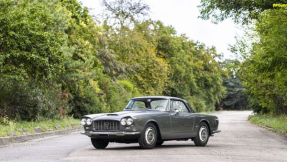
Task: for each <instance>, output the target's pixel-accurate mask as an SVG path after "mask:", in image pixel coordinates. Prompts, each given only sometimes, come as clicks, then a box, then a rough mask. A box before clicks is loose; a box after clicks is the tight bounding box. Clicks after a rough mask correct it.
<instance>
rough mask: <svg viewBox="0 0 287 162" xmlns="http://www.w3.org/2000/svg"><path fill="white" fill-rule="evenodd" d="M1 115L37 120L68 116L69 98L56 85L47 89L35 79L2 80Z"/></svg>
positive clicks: (0, 88) (0, 82)
mask: <svg viewBox="0 0 287 162" xmlns="http://www.w3.org/2000/svg"><path fill="white" fill-rule="evenodd" d="M53 88H54V89H53ZM0 90H1V94H0V108H1V109H0V116H2V117H4V116H7V117H8V118H9V119H16V120H28V121H31V120H36V119H39V118H40V117H44V118H51V119H53V118H60V117H63V116H66V112H67V111H69V109H68V108H67V107H66V105H67V104H66V103H67V99H66V98H63V96H61V92H60V91H59V90H57V88H55V87H50V89H49V91H47V92H46V91H45V90H44V89H41V88H39V87H38V86H37V84H36V83H35V82H34V81H19V80H8V79H1V80H0Z"/></svg>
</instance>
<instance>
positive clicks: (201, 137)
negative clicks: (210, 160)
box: [194, 122, 209, 146]
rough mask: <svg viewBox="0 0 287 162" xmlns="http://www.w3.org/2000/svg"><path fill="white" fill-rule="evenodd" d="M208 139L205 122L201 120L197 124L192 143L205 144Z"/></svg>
mask: <svg viewBox="0 0 287 162" xmlns="http://www.w3.org/2000/svg"><path fill="white" fill-rule="evenodd" d="M208 139H209V129H208V126H207V124H206V123H204V122H201V123H200V124H199V129H198V132H197V135H196V137H195V139H194V144H195V145H196V146H205V145H206V144H207V142H208Z"/></svg>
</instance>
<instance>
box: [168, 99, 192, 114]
mask: <svg viewBox="0 0 287 162" xmlns="http://www.w3.org/2000/svg"><path fill="white" fill-rule="evenodd" d="M175 110H179V112H185V113H188V112H189V111H188V109H187V107H186V106H185V104H184V103H183V102H182V101H172V104H171V111H175Z"/></svg>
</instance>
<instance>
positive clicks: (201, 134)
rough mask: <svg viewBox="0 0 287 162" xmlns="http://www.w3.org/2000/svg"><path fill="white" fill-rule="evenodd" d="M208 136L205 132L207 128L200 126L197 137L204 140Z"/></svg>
mask: <svg viewBox="0 0 287 162" xmlns="http://www.w3.org/2000/svg"><path fill="white" fill-rule="evenodd" d="M207 138H208V132H207V128H206V127H201V128H200V129H199V139H200V141H201V142H203V143H204V142H206V140H207Z"/></svg>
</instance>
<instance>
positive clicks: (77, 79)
mask: <svg viewBox="0 0 287 162" xmlns="http://www.w3.org/2000/svg"><path fill="white" fill-rule="evenodd" d="M131 2H133V3H131ZM103 4H104V6H105V7H106V8H107V10H106V12H107V13H108V15H109V16H108V17H106V18H105V21H103V22H100V23H99V22H98V21H97V22H96V21H95V20H93V19H92V17H91V16H90V15H89V11H88V9H87V8H85V7H82V6H81V4H80V3H79V2H78V1H77V0H61V1H56V0H55V1H51V0H41V1H15V0H0V6H1V7H0V31H1V32H0V67H1V70H0V77H1V79H0V90H1V94H0V115H1V117H4V116H5V119H6V118H7V117H8V118H10V119H18V120H37V119H39V118H62V117H65V116H67V115H73V116H75V117H81V116H82V115H84V114H90V113H100V112H115V111H120V110H122V109H123V108H124V106H125V105H126V104H127V102H128V100H129V99H130V98H132V97H136V96H142V95H169V96H177V97H182V98H184V99H186V100H188V101H189V102H190V104H191V105H192V106H193V108H194V109H195V110H197V111H210V110H213V109H214V107H215V105H219V104H220V101H221V99H222V97H224V92H225V88H224V87H223V86H222V82H223V80H222V76H223V75H224V73H225V72H224V70H223V69H222V67H221V64H220V63H219V62H218V60H220V55H218V54H217V53H216V50H215V48H214V47H212V48H207V47H205V45H204V44H201V43H198V42H194V41H192V40H190V39H189V38H188V37H186V36H185V35H180V36H178V35H177V33H176V31H175V29H174V28H172V27H170V26H165V25H163V23H162V22H160V21H154V20H145V19H143V17H145V16H146V15H147V13H148V9H149V7H148V6H147V5H145V4H142V3H141V1H137V2H135V1H131V0H121V1H103ZM100 24H101V25H100ZM0 121H1V120H0Z"/></svg>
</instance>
